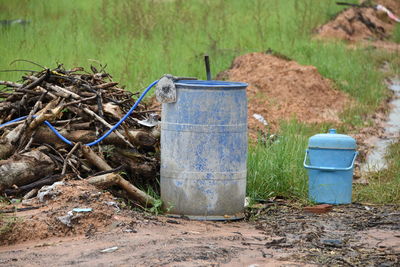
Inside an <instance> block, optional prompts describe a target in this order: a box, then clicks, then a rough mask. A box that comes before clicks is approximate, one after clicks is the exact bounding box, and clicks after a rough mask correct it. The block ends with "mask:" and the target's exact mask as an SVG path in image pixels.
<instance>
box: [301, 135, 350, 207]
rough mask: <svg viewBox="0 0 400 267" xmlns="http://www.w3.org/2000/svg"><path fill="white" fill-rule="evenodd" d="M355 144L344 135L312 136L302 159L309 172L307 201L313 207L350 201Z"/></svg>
mask: <svg viewBox="0 0 400 267" xmlns="http://www.w3.org/2000/svg"><path fill="white" fill-rule="evenodd" d="M355 148H356V142H355V140H354V139H353V138H352V137H350V136H347V135H342V134H336V130H334V129H331V130H330V132H329V133H328V134H318V135H314V136H313V137H311V138H310V140H309V145H308V149H307V150H306V154H305V157H304V167H305V168H307V169H308V174H309V185H308V189H309V191H308V194H309V199H310V200H311V201H314V202H316V203H327V204H349V203H351V197H352V182H353V170H354V162H355V159H356V157H357V154H358V153H357V151H356V150H355Z"/></svg>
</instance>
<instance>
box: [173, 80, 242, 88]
mask: <svg viewBox="0 0 400 267" xmlns="http://www.w3.org/2000/svg"><path fill="white" fill-rule="evenodd" d="M175 85H177V86H185V87H205V88H206V87H208V88H209V87H213V88H238V87H247V85H248V84H247V83H241V82H229V81H215V80H210V81H208V80H178V81H176V82H175Z"/></svg>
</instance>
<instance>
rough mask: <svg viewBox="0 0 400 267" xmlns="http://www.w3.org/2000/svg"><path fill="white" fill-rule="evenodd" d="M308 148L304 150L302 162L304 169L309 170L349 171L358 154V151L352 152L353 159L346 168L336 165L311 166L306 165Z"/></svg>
mask: <svg viewBox="0 0 400 267" xmlns="http://www.w3.org/2000/svg"><path fill="white" fill-rule="evenodd" d="M308 153H309V150H308V149H307V150H306V155H305V156H304V162H303V165H304V167H305V168H306V169H311V170H319V171H349V170H351V169H352V168H353V167H354V162H355V161H356V157H357V155H358V152H357V151H355V152H354V156H353V160H352V161H351V165H350V166H349V167H347V168H336V167H318V166H311V165H307V163H306V162H307V158H308V157H307V156H308Z"/></svg>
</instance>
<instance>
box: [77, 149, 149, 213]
mask: <svg viewBox="0 0 400 267" xmlns="http://www.w3.org/2000/svg"><path fill="white" fill-rule="evenodd" d="M82 152H83V155H84V157H85V158H86V160H87V161H88V162H89V163H91V164H92V165H94V166H96V167H97V168H99V169H100V170H102V171H108V170H111V169H112V168H111V166H110V165H108V163H107V162H105V160H103V159H102V158H100V157H99V156H98V155H97V154H96V153H94V151H93V150H92V149H91V148H90V147H88V146H83V147H82ZM88 181H89V183H92V184H96V183H97V184H99V186H100V187H102V188H104V186H108V184H110V185H112V184H115V185H118V186H120V187H121V188H122V189H124V190H125V191H126V192H127V193H128V195H129V196H130V197H131V198H132V199H134V200H137V201H139V202H140V203H141V204H142V205H145V206H150V207H151V206H153V205H154V203H155V199H154V198H153V197H151V196H149V195H148V194H146V193H145V192H143V191H142V190H140V189H139V188H137V187H136V186H134V185H132V184H131V183H129V182H128V181H127V180H125V179H124V178H123V177H122V176H121V175H119V174H114V173H108V174H104V175H99V176H94V177H91V178H89V180H88Z"/></svg>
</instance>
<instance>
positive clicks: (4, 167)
mask: <svg viewBox="0 0 400 267" xmlns="http://www.w3.org/2000/svg"><path fill="white" fill-rule="evenodd" d="M55 168H56V165H55V164H54V162H53V161H52V160H51V158H50V157H49V156H47V155H46V154H45V153H43V152H41V151H40V150H39V149H36V150H32V151H29V152H26V153H23V154H21V155H19V154H16V155H14V156H12V157H11V158H9V159H7V160H0V192H2V191H3V190H4V189H5V188H9V187H11V186H13V185H17V186H21V185H26V184H29V183H31V182H33V181H36V180H38V179H40V178H42V177H45V176H47V175H50V174H52V173H53V171H54V170H55Z"/></svg>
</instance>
